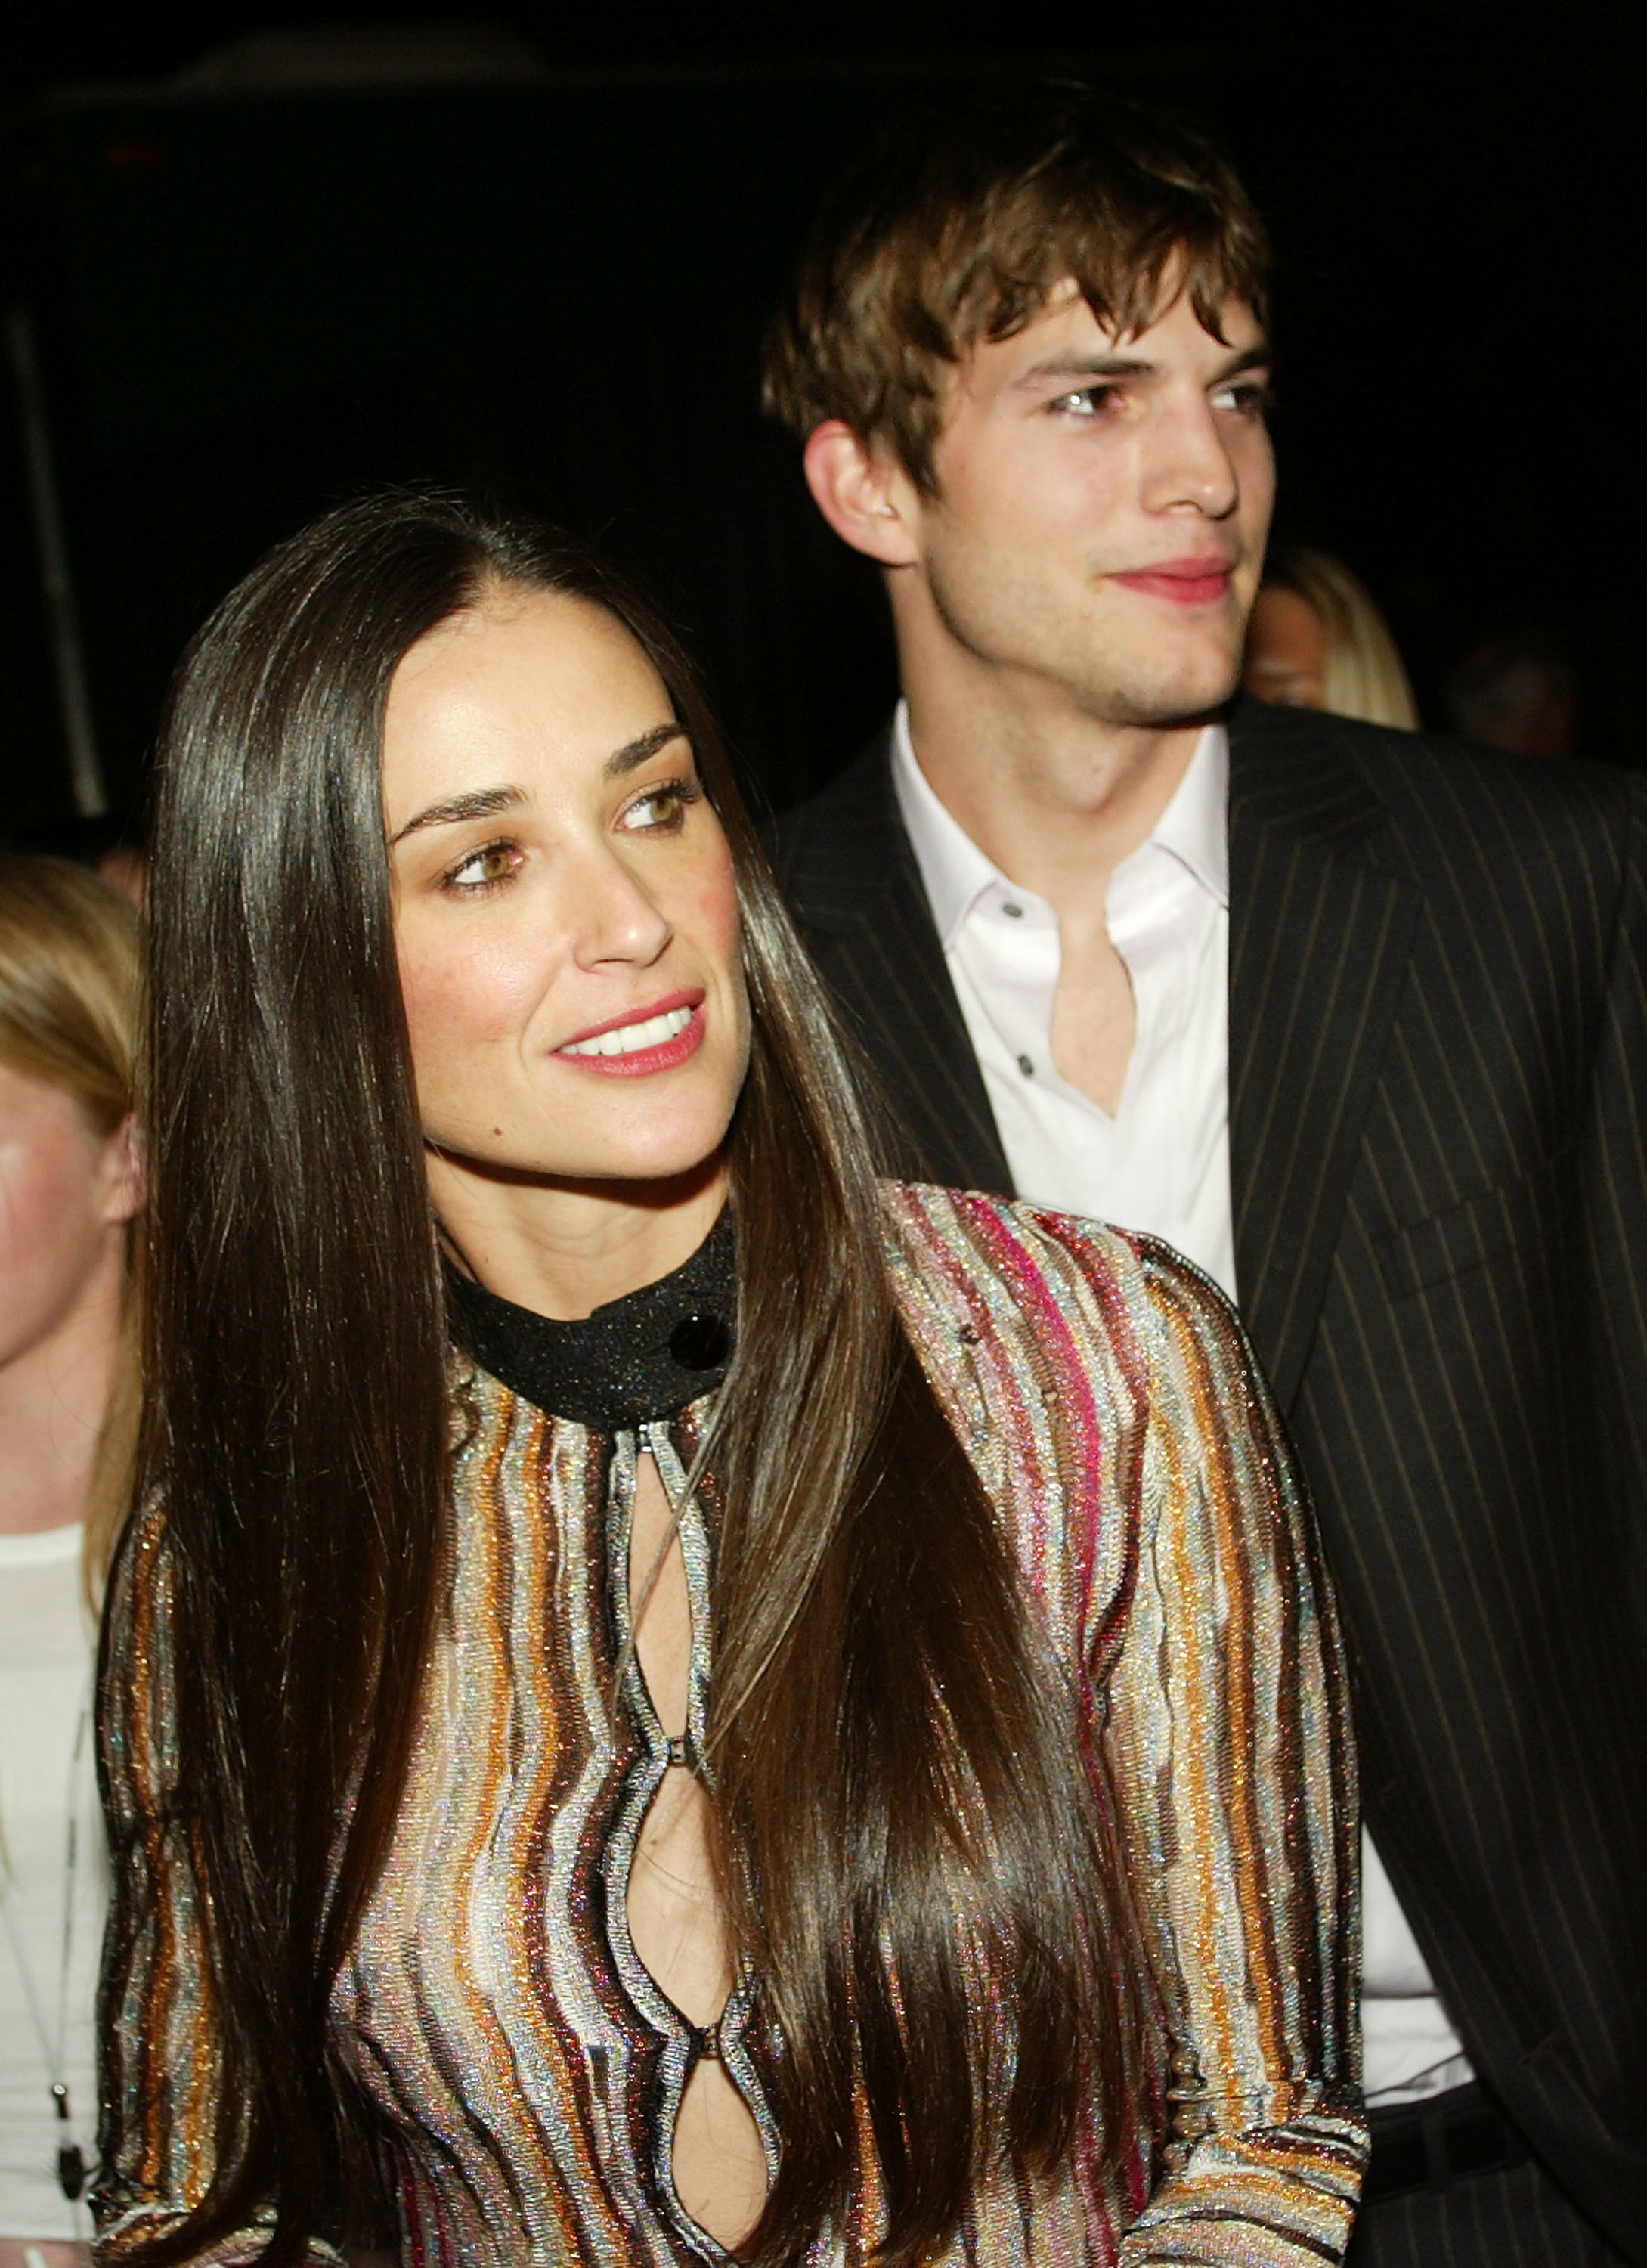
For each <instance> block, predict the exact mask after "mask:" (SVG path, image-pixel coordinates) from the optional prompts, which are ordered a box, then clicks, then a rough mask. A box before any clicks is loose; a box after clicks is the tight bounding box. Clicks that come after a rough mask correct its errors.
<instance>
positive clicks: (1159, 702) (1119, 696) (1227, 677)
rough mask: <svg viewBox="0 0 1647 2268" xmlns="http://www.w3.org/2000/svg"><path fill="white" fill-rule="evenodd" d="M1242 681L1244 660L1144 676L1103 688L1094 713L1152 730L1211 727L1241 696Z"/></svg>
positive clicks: (1100, 690) (1109, 721)
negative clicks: (1165, 674)
mask: <svg viewBox="0 0 1647 2268" xmlns="http://www.w3.org/2000/svg"><path fill="white" fill-rule="evenodd" d="M1240 681H1241V669H1240V662H1239V658H1238V659H1234V660H1232V661H1230V662H1229V663H1227V664H1226V665H1224V666H1220V667H1219V668H1217V669H1216V670H1214V669H1197V670H1185V671H1183V672H1181V673H1178V674H1173V675H1172V676H1163V677H1159V678H1147V677H1139V678H1137V679H1135V680H1133V681H1130V682H1125V683H1121V684H1119V685H1117V684H1116V683H1114V681H1112V682H1111V683H1109V684H1108V685H1107V686H1105V687H1103V688H1102V689H1098V688H1094V691H1095V692H1097V693H1098V695H1099V697H1098V699H1097V700H1096V701H1095V702H1094V703H1093V704H1092V707H1093V712H1094V714H1095V715H1101V716H1102V718H1104V721H1105V722H1106V723H1107V724H1111V725H1136V726H1138V727H1141V728H1143V729H1144V730H1147V731H1154V732H1158V733H1168V732H1173V731H1181V730H1184V729H1186V728H1187V727H1188V726H1189V725H1210V724H1212V723H1214V722H1216V720H1217V718H1219V717H1220V716H1222V714H1223V712H1224V710H1225V709H1226V708H1227V707H1228V706H1229V704H1230V703H1231V701H1232V700H1233V698H1234V697H1235V694H1236V691H1237V689H1238V688H1239V684H1240Z"/></svg>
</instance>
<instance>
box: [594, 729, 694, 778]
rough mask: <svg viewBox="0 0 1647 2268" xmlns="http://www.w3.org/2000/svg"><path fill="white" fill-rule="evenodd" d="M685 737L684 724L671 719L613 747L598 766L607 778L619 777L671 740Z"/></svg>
mask: <svg viewBox="0 0 1647 2268" xmlns="http://www.w3.org/2000/svg"><path fill="white" fill-rule="evenodd" d="M686 737H687V728H686V726H685V725H681V724H679V723H676V722H674V721H673V720H672V721H671V722H670V723H669V724H667V725H653V726H652V729H651V732H650V733H642V734H641V736H640V738H639V739H638V740H626V741H625V743H624V745H623V746H622V747H621V748H614V750H613V751H612V754H611V755H609V756H608V757H607V760H606V762H605V763H604V764H602V766H601V767H600V769H601V770H602V771H603V772H604V773H605V774H606V776H607V778H608V779H621V778H622V777H623V776H624V774H625V773H626V772H632V771H634V770H636V768H637V766H639V765H641V764H643V763H644V762H646V759H647V758H648V756H655V755H657V754H658V749H659V748H666V747H668V746H669V743H670V742H671V740H685V739H686Z"/></svg>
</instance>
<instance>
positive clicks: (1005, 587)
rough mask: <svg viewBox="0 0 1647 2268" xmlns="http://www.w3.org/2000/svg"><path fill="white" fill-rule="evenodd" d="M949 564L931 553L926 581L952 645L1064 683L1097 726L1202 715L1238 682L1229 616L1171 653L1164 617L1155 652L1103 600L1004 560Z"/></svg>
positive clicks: (1026, 674)
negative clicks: (987, 566)
mask: <svg viewBox="0 0 1647 2268" xmlns="http://www.w3.org/2000/svg"><path fill="white" fill-rule="evenodd" d="M946 565H947V563H943V562H940V561H935V560H929V561H928V563H927V583H928V589H929V592H930V600H931V604H932V607H933V609H934V611H935V613H936V615H937V620H938V622H940V623H941V624H942V626H943V628H944V630H945V632H946V633H947V635H948V637H950V639H951V640H952V641H953V643H954V644H955V645H956V646H958V647H959V648H960V650H961V651H962V652H964V653H966V654H967V656H968V657H969V658H970V659H971V661H972V662H973V663H974V665H975V664H979V663H982V665H983V666H984V667H985V669H986V670H987V671H989V673H991V674H998V675H999V676H1000V677H1001V678H1003V679H1010V678H1011V677H1018V678H1019V679H1020V680H1021V681H1023V682H1024V683H1025V684H1026V685H1028V684H1029V683H1032V682H1033V681H1037V680H1039V681H1040V684H1041V686H1042V687H1043V688H1045V689H1047V690H1048V691H1050V690H1052V689H1055V688H1057V689H1062V695H1063V696H1064V698H1065V699H1067V700H1068V701H1069V702H1070V704H1071V705H1072V706H1073V707H1074V708H1075V709H1077V710H1078V711H1082V712H1083V713H1085V715H1086V716H1087V717H1088V718H1091V719H1092V722H1093V723H1094V724H1095V725H1105V726H1108V727H1111V728H1113V729H1115V730H1119V731H1157V732H1168V731H1171V730H1173V728H1175V727H1178V726H1182V725H1192V724H1196V723H1200V722H1203V721H1205V720H1206V719H1207V718H1209V717H1210V716H1212V715H1215V714H1216V713H1217V711H1219V710H1220V709H1222V708H1223V707H1224V704H1225V703H1226V702H1228V701H1229V700H1230V699H1231V698H1232V696H1233V695H1234V693H1235V691H1236V689H1237V687H1238V686H1239V683H1240V676H1241V652H1242V644H1243V634H1244V624H1241V623H1235V622H1226V623H1225V624H1224V630H1223V635H1222V636H1221V637H1218V638H1217V639H1211V638H1209V639H1206V640H1204V641H1201V642H1198V643H1197V644H1192V645H1190V646H1189V647H1188V650H1187V651H1183V650H1180V651H1177V652H1174V651H1173V647H1174V645H1175V644H1176V638H1175V636H1174V630H1175V626H1174V625H1172V624H1170V623H1169V624H1166V625H1165V626H1164V628H1163V635H1162V637H1161V641H1160V646H1159V649H1158V650H1156V651H1152V650H1151V647H1150V644H1149V643H1148V641H1147V639H1146V638H1144V637H1142V636H1138V635H1132V636H1128V637H1121V636H1118V635H1117V634H1116V630H1115V628H1114V624H1113V623H1111V622H1107V621H1106V620H1105V619H1104V612H1105V610H1104V609H1103V608H1102V607H1101V606H1100V605H1098V604H1094V605H1092V606H1091V607H1083V606H1079V605H1077V604H1072V603H1071V602H1070V599H1069V597H1068V594H1067V593H1064V594H1063V595H1062V598H1061V597H1060V596H1058V595H1056V594H1055V593H1053V592H1052V591H1051V590H1049V588H1048V586H1047V585H1046V584H1045V583H1044V582H1042V581H1041V580H1040V578H1038V577H1035V576H1026V575H1023V574H1021V573H1015V572H1014V571H1013V567H1012V563H1011V561H1010V560H1005V559H1003V560H1000V561H997V562H996V563H995V571H994V572H993V573H991V574H990V575H989V576H987V577H980V576H979V575H978V573H977V571H976V563H975V562H973V561H970V560H969V561H967V563H966V564H965V566H964V567H961V568H960V571H954V572H946V571H945V567H946ZM1096 579H1099V580H1101V578H1096ZM1093 597H1094V599H1096V591H1094V593H1093Z"/></svg>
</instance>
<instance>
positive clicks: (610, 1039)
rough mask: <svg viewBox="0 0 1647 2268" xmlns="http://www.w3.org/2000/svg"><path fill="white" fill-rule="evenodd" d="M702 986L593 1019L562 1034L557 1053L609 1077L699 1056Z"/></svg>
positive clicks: (633, 1075)
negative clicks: (600, 1021) (564, 1037)
mask: <svg viewBox="0 0 1647 2268" xmlns="http://www.w3.org/2000/svg"><path fill="white" fill-rule="evenodd" d="M703 1026H704V1020H703V992H702V988H701V987H694V988H693V989H692V990H690V991H686V992H672V993H670V994H669V995H668V997H667V998H665V999H662V1000H653V1001H651V1002H650V1003H649V1004H648V1005H646V1006H645V1007H643V1008H629V1009H626V1010H625V1011H624V1013H622V1014H621V1016H609V1017H608V1018H607V1020H606V1022H605V1023H604V1024H591V1025H590V1026H589V1027H588V1028H587V1029H586V1030H585V1031H581V1032H577V1033H574V1035H572V1037H571V1038H570V1040H562V1042H561V1044H560V1046H559V1047H558V1048H556V1049H555V1057H556V1058H557V1059H558V1060H559V1061H560V1062H562V1063H565V1064H571V1065H572V1066H573V1067H574V1068H575V1069H576V1070H578V1071H596V1072H599V1074H600V1075H601V1076H603V1077H605V1078H607V1079H640V1078H643V1077H645V1076H646V1075H647V1074H648V1073H649V1072H651V1071H670V1070H673V1067H674V1065H675V1064H682V1063H685V1062H686V1061H687V1057H690V1056H695V1054H696V1053H697V1051H698V1049H699V1048H700V1047H701V1046H702V1043H703Z"/></svg>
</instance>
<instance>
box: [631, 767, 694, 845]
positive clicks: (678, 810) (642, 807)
mask: <svg viewBox="0 0 1647 2268" xmlns="http://www.w3.org/2000/svg"><path fill="white" fill-rule="evenodd" d="M702 792H703V791H702V788H701V787H700V786H699V785H698V784H697V782H696V781H695V780H685V779H678V780H665V781H664V782H663V784H661V785H660V786H658V787H653V788H648V789H647V791H646V792H645V794H644V795H637V796H636V799H635V800H634V802H633V803H631V804H630V805H629V806H628V807H627V808H626V809H625V811H624V814H623V818H622V821H621V824H622V825H623V827H624V828H626V829H627V830H629V831H630V832H632V833H635V834H637V835H652V834H665V835H667V834H673V833H674V832H675V831H676V830H677V829H678V828H680V825H681V823H682V821H684V820H685V818H686V815H687V807H688V806H690V805H692V804H695V803H696V802H697V801H698V799H699V798H700V797H701V796H702Z"/></svg>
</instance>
